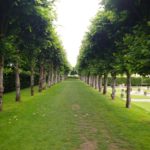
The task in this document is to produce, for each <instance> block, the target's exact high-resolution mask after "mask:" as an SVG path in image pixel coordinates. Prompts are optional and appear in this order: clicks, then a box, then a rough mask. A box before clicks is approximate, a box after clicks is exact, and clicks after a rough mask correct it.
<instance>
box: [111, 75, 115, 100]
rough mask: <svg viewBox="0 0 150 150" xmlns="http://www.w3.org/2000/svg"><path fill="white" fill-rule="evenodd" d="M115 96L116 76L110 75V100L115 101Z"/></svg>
mask: <svg viewBox="0 0 150 150" xmlns="http://www.w3.org/2000/svg"><path fill="white" fill-rule="evenodd" d="M115 96H116V74H113V75H112V93H111V98H112V100H114V99H115Z"/></svg>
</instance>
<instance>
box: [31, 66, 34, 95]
mask: <svg viewBox="0 0 150 150" xmlns="http://www.w3.org/2000/svg"><path fill="white" fill-rule="evenodd" d="M30 86H31V96H34V67H33V66H31V75H30Z"/></svg>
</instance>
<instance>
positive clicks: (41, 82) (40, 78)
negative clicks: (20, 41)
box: [39, 64, 44, 92]
mask: <svg viewBox="0 0 150 150" xmlns="http://www.w3.org/2000/svg"><path fill="white" fill-rule="evenodd" d="M43 69H44V66H43V64H41V65H40V77H39V92H42V90H43Z"/></svg>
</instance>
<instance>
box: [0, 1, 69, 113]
mask: <svg viewBox="0 0 150 150" xmlns="http://www.w3.org/2000/svg"><path fill="white" fill-rule="evenodd" d="M54 2H55V1H48V0H38V1H33V0H28V1H26V0H22V1H18V0H1V1H0V20H1V23H0V111H1V110H2V102H3V99H2V97H3V92H4V87H3V74H4V63H5V66H11V69H15V73H16V79H15V80H16V101H20V100H21V95H20V86H21V83H20V82H21V81H20V72H21V71H22V70H24V69H25V70H26V71H29V72H30V85H31V95H32V96H33V95H34V85H35V84H34V75H35V73H36V74H39V92H41V91H42V90H43V89H46V86H47V84H48V86H49V87H50V86H51V85H52V84H54V83H57V82H59V81H61V80H63V79H64V78H65V76H66V75H67V74H68V72H69V69H70V68H69V65H68V62H67V59H66V55H65V52H64V49H63V47H62V43H61V41H60V40H59V37H58V35H57V33H56V31H55V26H54V25H53V21H54V20H55V18H56V17H55V11H54ZM47 82H48V83H47ZM10 84H11V81H10Z"/></svg>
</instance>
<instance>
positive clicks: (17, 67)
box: [16, 62, 21, 102]
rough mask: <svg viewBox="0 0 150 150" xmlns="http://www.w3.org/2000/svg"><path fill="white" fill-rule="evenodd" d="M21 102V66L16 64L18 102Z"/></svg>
mask: <svg viewBox="0 0 150 150" xmlns="http://www.w3.org/2000/svg"><path fill="white" fill-rule="evenodd" d="M20 101H21V96H20V72H19V64H18V62H17V63H16V102H20Z"/></svg>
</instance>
